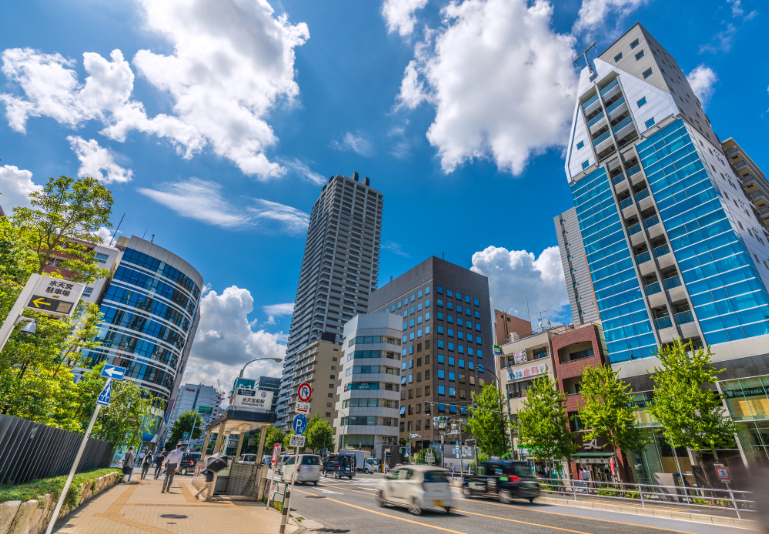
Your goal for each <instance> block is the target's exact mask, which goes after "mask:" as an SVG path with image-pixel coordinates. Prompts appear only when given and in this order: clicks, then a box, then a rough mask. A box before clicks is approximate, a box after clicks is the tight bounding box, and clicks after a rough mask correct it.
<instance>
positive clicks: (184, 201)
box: [138, 178, 309, 234]
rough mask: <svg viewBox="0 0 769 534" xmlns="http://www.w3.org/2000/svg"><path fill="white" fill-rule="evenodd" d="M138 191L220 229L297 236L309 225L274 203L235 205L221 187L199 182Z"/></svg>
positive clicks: (193, 180)
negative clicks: (251, 230) (226, 197)
mask: <svg viewBox="0 0 769 534" xmlns="http://www.w3.org/2000/svg"><path fill="white" fill-rule="evenodd" d="M138 191H139V192H140V193H141V194H143V195H146V196H148V197H150V198H151V199H153V200H154V201H156V202H159V203H160V204H163V205H164V206H166V207H168V208H171V209H172V210H174V211H175V212H176V213H178V214H179V215H181V216H183V217H189V218H190V219H196V220H199V221H202V222H204V223H206V224H211V225H214V226H220V227H222V228H232V229H248V228H256V229H258V230H261V231H264V232H269V233H287V234H300V233H302V232H304V231H305V230H306V229H307V225H308V224H309V216H308V215H307V214H306V213H304V212H303V211H301V210H298V209H296V208H292V207H291V206H286V205H284V204H279V203H277V202H271V201H269V200H264V199H260V198H250V199H246V200H247V201H248V204H247V205H238V204H234V203H232V202H230V201H229V200H225V198H224V196H223V195H222V186H221V185H220V184H217V183H216V182H209V181H206V180H201V179H199V178H190V179H189V180H186V181H180V182H168V183H165V184H162V185H161V187H160V189H148V188H139V189H138Z"/></svg>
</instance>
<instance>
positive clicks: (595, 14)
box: [573, 0, 648, 33]
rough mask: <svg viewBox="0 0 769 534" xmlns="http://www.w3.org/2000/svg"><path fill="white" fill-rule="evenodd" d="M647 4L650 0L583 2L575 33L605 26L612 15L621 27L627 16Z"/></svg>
mask: <svg viewBox="0 0 769 534" xmlns="http://www.w3.org/2000/svg"><path fill="white" fill-rule="evenodd" d="M647 2H648V0H583V2H582V6H581V7H580V8H579V14H578V16H577V21H576V22H575V23H574V27H573V31H574V33H579V32H583V31H587V32H590V31H592V30H596V29H598V28H599V27H601V26H604V23H605V21H606V19H607V18H608V17H609V15H610V14H611V15H615V16H616V17H617V26H620V23H621V22H622V19H623V18H624V17H625V16H627V15H629V14H630V13H631V12H633V11H634V10H636V9H637V8H639V7H640V6H641V5H643V4H645V3H647Z"/></svg>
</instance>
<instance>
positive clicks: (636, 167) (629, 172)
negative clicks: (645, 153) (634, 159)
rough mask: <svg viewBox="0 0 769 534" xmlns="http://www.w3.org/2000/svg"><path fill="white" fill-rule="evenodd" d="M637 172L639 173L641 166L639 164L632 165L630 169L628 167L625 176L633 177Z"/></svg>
mask: <svg viewBox="0 0 769 534" xmlns="http://www.w3.org/2000/svg"><path fill="white" fill-rule="evenodd" d="M639 172H641V164H640V163H636V164H635V165H633V166H632V167H630V168H629V169H628V170H627V175H628V176H633V175H635V174H638V173H639Z"/></svg>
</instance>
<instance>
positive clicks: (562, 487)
mask: <svg viewBox="0 0 769 534" xmlns="http://www.w3.org/2000/svg"><path fill="white" fill-rule="evenodd" d="M538 480H539V481H540V484H541V490H542V492H543V493H555V494H560V495H567V496H571V497H573V498H574V500H575V501H576V500H578V496H586V495H590V496H591V497H601V498H605V499H616V500H620V501H624V502H628V501H632V502H635V503H638V504H640V505H641V507H643V508H646V505H647V504H675V505H676V506H689V507H692V509H694V508H699V509H717V510H729V511H733V512H736V514H737V517H738V518H741V516H740V512H755V511H756V510H755V506H754V505H755V503H754V501H752V500H749V499H748V497H749V496H750V494H751V493H750V492H749V491H741V490H733V489H710V488H700V487H693V486H686V487H682V486H660V485H655V484H639V483H632V482H631V483H628V482H598V481H593V480H571V479H558V478H538Z"/></svg>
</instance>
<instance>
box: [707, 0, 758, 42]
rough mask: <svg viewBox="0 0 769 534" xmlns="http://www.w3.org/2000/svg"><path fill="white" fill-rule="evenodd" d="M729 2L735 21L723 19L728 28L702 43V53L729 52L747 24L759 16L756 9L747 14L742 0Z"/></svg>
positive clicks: (728, 0)
mask: <svg viewBox="0 0 769 534" xmlns="http://www.w3.org/2000/svg"><path fill="white" fill-rule="evenodd" d="M727 4H729V5H730V6H731V14H732V20H733V21H734V22H729V21H728V20H723V21H722V23H724V24H726V29H724V30H721V31H720V32H718V33H717V34H715V35H714V36H713V37H711V39H710V41H709V42H708V43H706V44H704V45H700V54H701V53H703V52H712V53H720V52H729V51H730V50H731V49H732V46H733V45H734V40H735V39H736V37H737V35H738V34H739V33H740V32H741V30H742V29H743V28H744V26H745V24H746V23H748V22H750V21H751V20H753V19H754V18H755V17H756V16H758V11H755V10H754V11H751V12H750V13H748V14H747V15H746V14H745V10H744V9H743V8H742V2H741V1H740V0H727Z"/></svg>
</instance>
